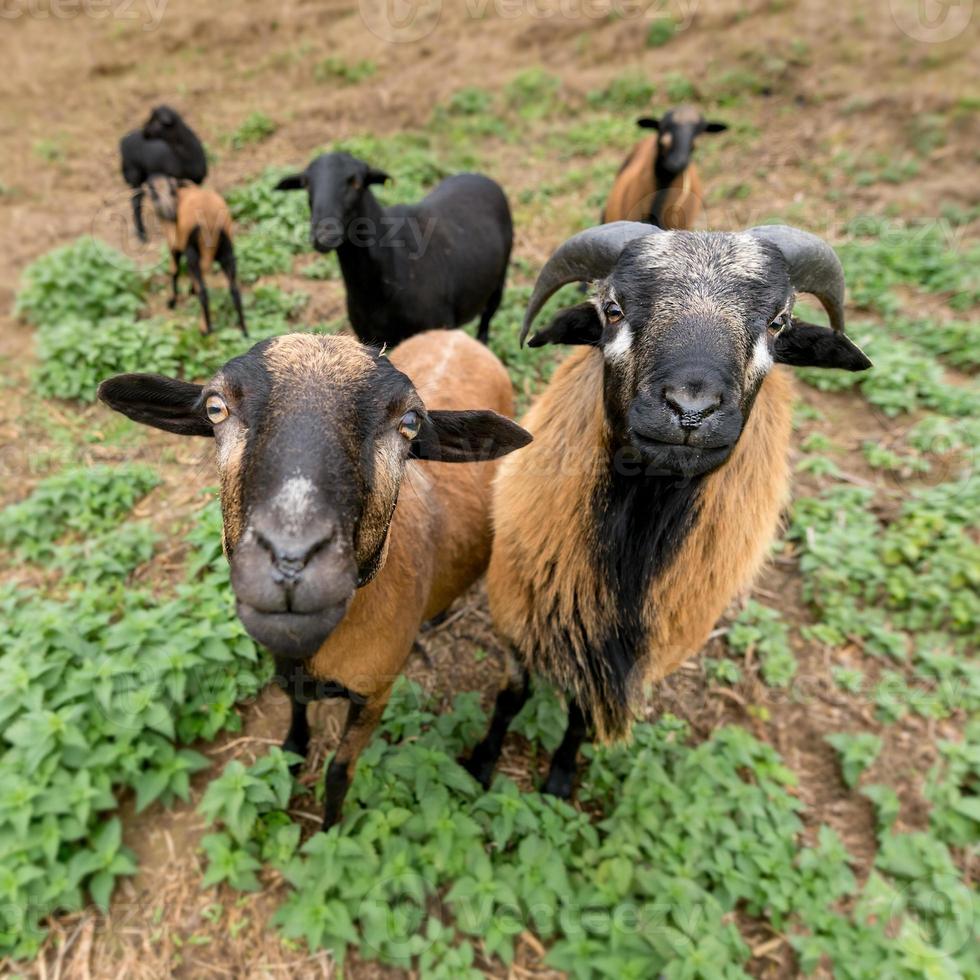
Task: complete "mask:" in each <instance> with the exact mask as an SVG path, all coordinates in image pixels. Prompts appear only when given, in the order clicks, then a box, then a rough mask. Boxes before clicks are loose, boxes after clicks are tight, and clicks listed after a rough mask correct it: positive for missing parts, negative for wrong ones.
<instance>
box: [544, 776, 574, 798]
mask: <svg viewBox="0 0 980 980" xmlns="http://www.w3.org/2000/svg"><path fill="white" fill-rule="evenodd" d="M574 784H575V773H574V772H570V771H569V770H567V769H552V770H551V772H549V773H548V778H547V779H546V780H545V781H544V785H543V786H542V787H541V792H542V793H547V794H548V795H549V796H557V797H558V799H559V800H570V799H571V798H572V787H573V786H574Z"/></svg>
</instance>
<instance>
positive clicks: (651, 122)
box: [636, 116, 660, 129]
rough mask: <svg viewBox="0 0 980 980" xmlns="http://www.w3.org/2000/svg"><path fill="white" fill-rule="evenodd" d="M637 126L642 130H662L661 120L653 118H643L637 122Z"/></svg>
mask: <svg viewBox="0 0 980 980" xmlns="http://www.w3.org/2000/svg"><path fill="white" fill-rule="evenodd" d="M636 125H637V126H639V127H640V129H660V120H659V119H654V118H653V117H652V116H641V117H640V118H639V119H637V120H636Z"/></svg>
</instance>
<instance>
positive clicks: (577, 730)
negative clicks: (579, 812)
mask: <svg viewBox="0 0 980 980" xmlns="http://www.w3.org/2000/svg"><path fill="white" fill-rule="evenodd" d="M588 731H589V721H588V718H586V716H585V712H584V711H583V710H582V709H581V707H579V703H578V701H576V700H575V699H574V698H573V699H572V700H570V701H569V702H568V727H567V728H566V729H565V736H564V738H562V740H561V745H559V746H558V748H557V749H555V754H554V755H553V756H552V757H551V768H550V770H549V771H548V778H547V779H546V780H545V781H544V785H543V786H542V787H541V792H542V793H550V794H551V795H552V796H557V797H558V798H559V799H562V800H567V799H568V798H569V797H570V796H571V795H572V787H573V786H574V785H575V772H576V770H577V768H578V750H579V747H580V746H581V744H582V742H584V741H585V739H586V736H587V735H588Z"/></svg>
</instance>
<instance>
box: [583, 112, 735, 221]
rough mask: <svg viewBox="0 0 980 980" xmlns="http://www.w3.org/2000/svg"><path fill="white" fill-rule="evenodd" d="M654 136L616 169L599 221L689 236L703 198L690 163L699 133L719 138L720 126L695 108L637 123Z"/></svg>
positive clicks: (648, 138)
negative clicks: (635, 223) (647, 226)
mask: <svg viewBox="0 0 980 980" xmlns="http://www.w3.org/2000/svg"><path fill="white" fill-rule="evenodd" d="M636 124H637V126H639V127H641V128H642V129H655V130H658V132H657V133H656V134H655V135H653V136H648V137H646V138H645V139H643V140H641V141H640V142H639V143H637V144H636V146H634V147H633V149H632V150H631V151H630V155H629V156H628V157H627V158H626V160H625V161H624V162H623V165H622V166H621V167H620V168H619V173H618V174H617V175H616V180H615V182H614V183H613V186H612V190H611V191H610V192H609V199H608V200H607V201H606V207H605V209H604V210H603V213H602V217H601V218H600V221H602V222H610V221H645V222H647V223H648V224H651V225H656V226H657V227H658V228H663V229H665V230H677V231H683V230H690V229H692V228H693V227H694V225H695V223H696V222H697V220H698V216H699V215H700V214H701V207H702V202H703V200H704V192H703V190H702V187H701V178H700V176H699V175H698V170H697V167H695V165H694V164H693V163H692V162H691V154H692V152H693V151H694V140H695V139H696V138H697V137H698V136H699V135H700V134H701V133H721V132H724V131H725V130H726V129H728V126H727V125H726V124H725V123H723V122H707V121H706V120H705V118H704V116H702V115H701V113H700V112H699V111H698V110H697V109H695V108H694V107H693V106H686V105H684V106H679V107H678V108H676V109H671V110H669V111H668V112H665V113H664V115H663V116H662V117H661V118H660V119H654V118H650V117H644V118H642V119H638V120H637V121H636Z"/></svg>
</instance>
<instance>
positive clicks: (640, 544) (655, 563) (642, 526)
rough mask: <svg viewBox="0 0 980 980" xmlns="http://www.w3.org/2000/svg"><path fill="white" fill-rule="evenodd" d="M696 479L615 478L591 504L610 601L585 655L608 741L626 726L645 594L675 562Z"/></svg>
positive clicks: (688, 524) (691, 517)
mask: <svg viewBox="0 0 980 980" xmlns="http://www.w3.org/2000/svg"><path fill="white" fill-rule="evenodd" d="M702 484H703V477H694V478H691V479H678V478H676V477H663V476H655V477H645V476H635V475H628V474H624V473H622V472H617V467H616V466H615V465H613V467H612V472H611V475H610V478H609V481H608V483H606V484H605V485H603V484H600V485H599V486H597V488H596V492H595V495H594V497H593V520H594V522H595V528H596V540H597V542H598V546H599V557H600V563H599V574H600V575H602V576H603V577H604V578H605V581H606V583H607V586H608V588H609V591H610V593H611V594H612V597H613V609H612V610H611V617H610V622H609V625H608V627H607V633H606V635H605V637H604V639H603V640H602V642H601V643H599V644H597V645H596V646H595V647H594V648H592V649H591V650H589V651H588V657H589V666H590V671H591V673H592V675H593V678H594V680H593V683H594V684H595V685H596V689H597V690H604V691H605V692H606V696H607V698H608V705H607V706H606V708H605V711H606V713H607V719H606V720H607V725H608V727H609V730H610V733H611V734H616V733H622V732H623V731H625V728H626V727H627V725H628V709H629V702H630V695H631V693H632V690H633V686H634V683H635V680H636V677H635V668H636V666H637V664H638V663H639V662H640V661H641V660H642V659H643V658H644V656H645V655H646V652H647V649H648V644H649V640H650V637H649V636H648V631H647V627H646V624H645V622H644V620H645V619H647V620H648V619H649V618H650V612H651V608H650V604H651V603H655V598H654V597H653V596H652V595H651V587H652V585H653V582H654V581H655V580H656V578H657V576H659V575H660V574H662V573H663V572H664V570H665V569H666V568H667V567H668V566H669V565H670V564H671V562H672V561H673V560H674V559H675V558H676V556H677V554H678V552H679V550H680V548H681V545H682V544H683V543H684V540H685V538H686V537H687V535H688V534H689V533H690V530H691V528H692V527H693V525H694V523H695V521H696V520H697V516H698V509H699V498H700V493H701V487H702Z"/></svg>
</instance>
